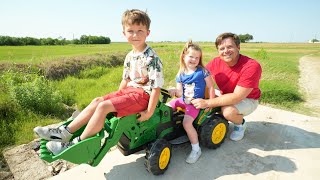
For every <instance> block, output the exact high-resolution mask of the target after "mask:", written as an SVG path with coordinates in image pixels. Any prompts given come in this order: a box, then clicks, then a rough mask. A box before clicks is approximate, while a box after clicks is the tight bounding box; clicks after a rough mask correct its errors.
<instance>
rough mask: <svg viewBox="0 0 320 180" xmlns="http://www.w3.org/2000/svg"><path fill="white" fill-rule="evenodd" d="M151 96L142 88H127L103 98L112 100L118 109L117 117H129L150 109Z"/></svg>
mask: <svg viewBox="0 0 320 180" xmlns="http://www.w3.org/2000/svg"><path fill="white" fill-rule="evenodd" d="M149 98H150V96H149V94H147V93H146V92H145V91H144V90H143V89H142V88H134V87H127V88H125V89H122V90H119V91H116V92H112V93H110V94H107V95H105V96H103V99H104V100H110V101H111V103H112V104H113V106H114V108H115V109H116V111H117V112H116V116H117V117H122V116H128V115H131V114H136V113H139V112H141V111H144V110H146V109H147V108H148V103H149Z"/></svg>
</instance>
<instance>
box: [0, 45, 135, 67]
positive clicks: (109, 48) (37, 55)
mask: <svg viewBox="0 0 320 180" xmlns="http://www.w3.org/2000/svg"><path fill="white" fill-rule="evenodd" d="M129 50H130V46H129V45H128V44H125V43H112V44H107V45H66V46H0V62H7V63H40V62H45V61H50V60H54V59H57V58H59V57H70V56H81V55H92V54H108V53H114V52H124V51H126V52H127V51H129Z"/></svg>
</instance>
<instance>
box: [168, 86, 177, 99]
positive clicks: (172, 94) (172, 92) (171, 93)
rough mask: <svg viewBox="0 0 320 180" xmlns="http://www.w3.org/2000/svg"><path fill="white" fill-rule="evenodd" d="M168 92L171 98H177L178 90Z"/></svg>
mask: <svg viewBox="0 0 320 180" xmlns="http://www.w3.org/2000/svg"><path fill="white" fill-rule="evenodd" d="M168 92H169V94H170V96H171V97H176V94H177V89H173V88H172V89H168Z"/></svg>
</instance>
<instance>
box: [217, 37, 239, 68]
mask: <svg viewBox="0 0 320 180" xmlns="http://www.w3.org/2000/svg"><path fill="white" fill-rule="evenodd" d="M239 51H240V46H237V45H236V43H235V42H234V41H233V39H232V38H226V39H224V40H222V42H221V43H220V44H219V45H218V53H219V56H220V58H221V59H222V60H223V61H224V62H226V63H227V64H228V65H229V66H234V65H235V64H237V62H238V58H239Z"/></svg>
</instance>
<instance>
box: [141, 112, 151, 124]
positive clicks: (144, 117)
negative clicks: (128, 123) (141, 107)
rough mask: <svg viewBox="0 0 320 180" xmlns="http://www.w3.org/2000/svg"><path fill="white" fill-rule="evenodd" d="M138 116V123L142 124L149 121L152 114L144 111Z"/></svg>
mask: <svg viewBox="0 0 320 180" xmlns="http://www.w3.org/2000/svg"><path fill="white" fill-rule="evenodd" d="M138 114H139V115H140V117H139V118H138V121H140V122H143V121H146V120H148V119H150V117H151V116H152V114H153V113H150V112H148V111H147V110H146V111H141V112H139V113H138Z"/></svg>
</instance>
